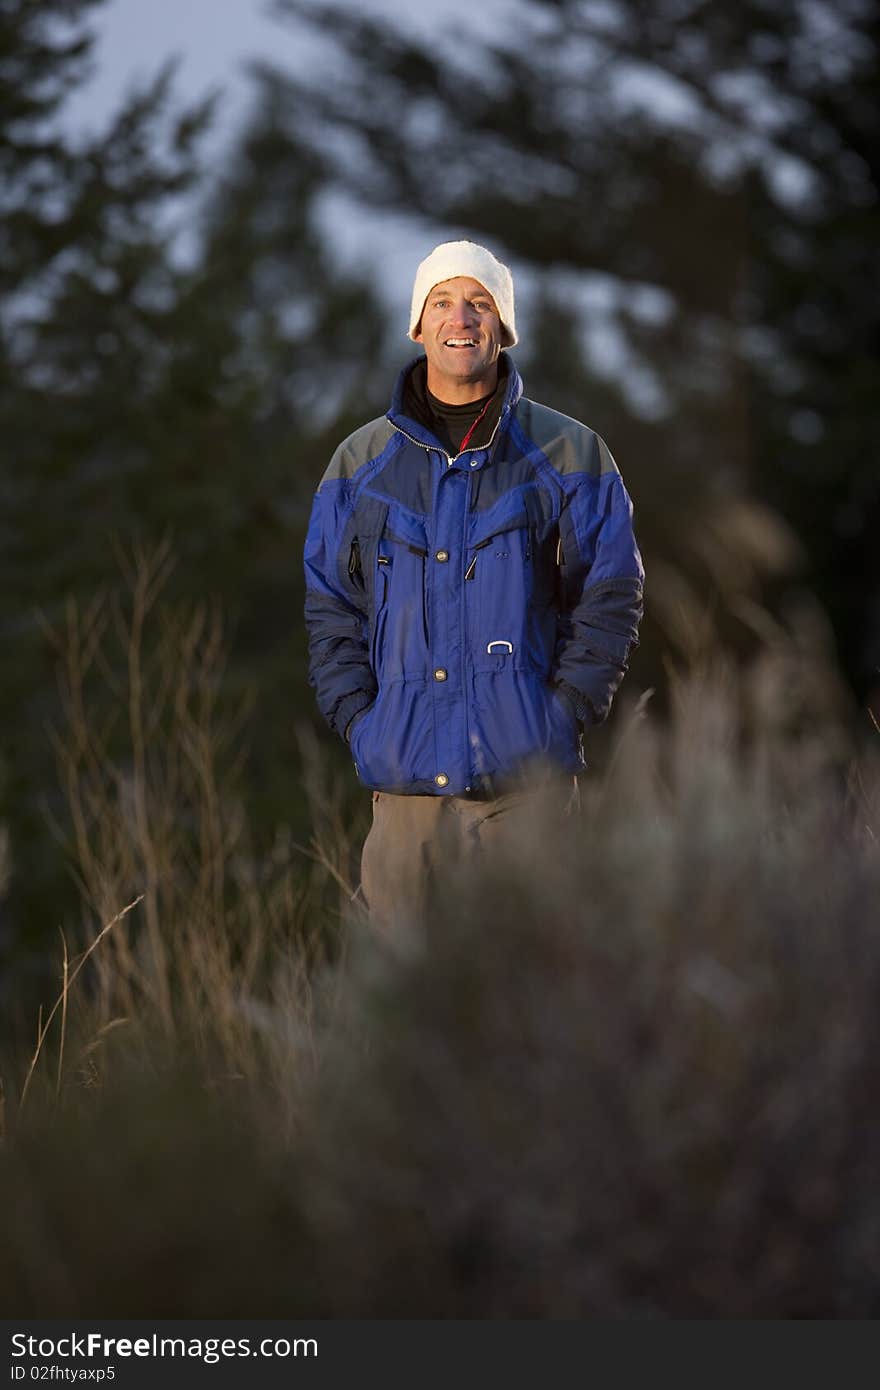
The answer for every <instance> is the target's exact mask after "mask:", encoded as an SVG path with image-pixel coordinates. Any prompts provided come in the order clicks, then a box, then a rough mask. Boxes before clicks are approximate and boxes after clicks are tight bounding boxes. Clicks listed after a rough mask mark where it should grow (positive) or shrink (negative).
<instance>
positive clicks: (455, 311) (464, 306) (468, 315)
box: [452, 299, 474, 328]
mask: <svg viewBox="0 0 880 1390" xmlns="http://www.w3.org/2000/svg"><path fill="white" fill-rule="evenodd" d="M452 321H453V323H460V324H461V325H462V327H464V328H471V327H473V323H474V316H473V310H472V309H471V306H470V305H469V304H468V302H467V300H466V299H462V300H459V302H458V303H457V304H453V306H452Z"/></svg>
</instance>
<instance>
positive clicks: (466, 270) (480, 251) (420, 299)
mask: <svg viewBox="0 0 880 1390" xmlns="http://www.w3.org/2000/svg"><path fill="white" fill-rule="evenodd" d="M457 275H470V276H472V277H473V279H474V280H479V282H480V284H481V285H482V286H483V289H485V290H488V291H489V293H490V294H491V296H492V298H493V299H494V300H495V304H496V306H497V308H498V317H499V318H500V320H501V328H502V342H503V344H504V346H505V347H513V345H514V343H516V342H518V339H517V336H516V319H515V317H514V312H513V277H512V276H511V274H510V271H509V270H508V268H507V266H506V265H503V264H502V263H501V261H499V260H497V259H496V258H495V256H493V255H492V252H491V251H488V250H487V249H486V247H485V246H479V245H478V244H477V242H475V241H443V242H441V243H440V245H439V246H435V247H434V250H433V251H432V252H431V254H430V256H426V257H425V259H424V260H423V261H422V263H421V265H420V266H419V268H418V270H417V271H416V282H415V284H414V285H413V294H412V309H411V311H410V322H409V336H410V337H411V338H415V334H416V331H417V330H418V326H419V323H420V322H421V318H422V310H423V309H424V307H425V300H426V299H427V298H428V295H429V294H430V293H431V290H432V289H433V288H434V286H435V285H439V284H440V282H441V281H442V280H454V279H455V277H456V276H457Z"/></svg>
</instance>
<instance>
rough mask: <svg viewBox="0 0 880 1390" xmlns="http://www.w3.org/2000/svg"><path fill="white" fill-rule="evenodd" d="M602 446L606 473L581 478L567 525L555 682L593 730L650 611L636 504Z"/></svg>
mask: <svg viewBox="0 0 880 1390" xmlns="http://www.w3.org/2000/svg"><path fill="white" fill-rule="evenodd" d="M598 443H599V447H600V452H601V455H602V459H603V468H602V472H601V474H600V476H599V477H598V478H593V477H588V476H586V475H582V476H581V478H580V479H579V481H578V482H577V484H576V486H575V487H574V488H573V490H572V491H571V492H570V493H569V495H568V497H567V499H566V502H565V505H564V506H563V508H562V514H561V516H560V522H559V534H560V542H561V547H560V549H561V562H562V563H561V571H560V572H561V593H562V602H561V611H560V615H559V624H558V637H557V643H556V665H555V669H554V672H553V677H552V679H553V681H554V683H555V684H556V685H557V686H558V687H559V689H560V690H561V691H562V693H563V694H564V695H565V696H566V697H567V698H568V699H569V700H570V701H571V702H572V704H573V706H574V709H575V713H576V714H577V717H578V719H579V720H580V722H581V723H583V724H585V725H589V724H597V723H601V721H602V720H604V719H605V718H606V717H607V715H608V712H609V710H610V709H611V702H612V700H613V698H614V694H615V692H616V690H617V688H618V686H619V685H620V683H621V681H622V680H623V677H624V674H625V672H626V669H627V661H628V657H629V653H630V651H631V649H632V648H633V647H634V646H637V645H638V629H639V623H640V622H641V619H642V612H643V600H642V591H643V582H644V568H643V565H642V558H641V555H640V554H639V548H638V545H637V544H636V539H635V534H634V532H633V508H632V502H631V501H630V498H629V495H628V493H627V491H626V488H625V487H624V484H623V479H622V478H621V476H620V473H619V472H618V470H617V467H616V465H615V463H614V460H613V459H612V457H611V454H610V453H609V451H608V449H607V447H606V445H605V444H604V441H602V440H598Z"/></svg>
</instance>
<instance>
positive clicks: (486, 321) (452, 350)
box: [415, 275, 501, 405]
mask: <svg viewBox="0 0 880 1390" xmlns="http://www.w3.org/2000/svg"><path fill="white" fill-rule="evenodd" d="M415 339H416V342H418V343H421V344H422V346H423V347H424V349H425V355H426V357H427V359H428V390H429V391H431V392H432V394H433V395H435V396H437V398H438V399H439V400H441V401H447V402H448V403H449V404H450V405H455V404H464V403H465V402H467V401H475V400H478V399H479V397H480V396H485V395H486V394H487V392H489V391H491V390H493V389H494V387H495V384H496V382H497V380H498V366H497V363H498V354H499V352H500V351H501V320H500V318H499V317H498V309H497V308H496V305H495V300H494V299H493V298H492V296H491V294H489V291H488V290H486V289H484V288H483V286H482V285H481V284H480V282H479V280H472V279H471V277H470V276H468V275H457V276H456V277H455V279H454V280H442V281H441V282H440V284H439V285H435V286H434V288H433V289H432V290H431V293H430V294H429V295H428V298H427V299H426V300H425V307H424V309H423V310H422V319H421V323H420V324H419V329H418V332H417V333H416V334H415Z"/></svg>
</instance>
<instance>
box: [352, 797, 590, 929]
mask: <svg viewBox="0 0 880 1390" xmlns="http://www.w3.org/2000/svg"><path fill="white" fill-rule="evenodd" d="M577 806H578V787H577V778H572V777H569V778H567V779H561V778H560V779H556V780H553V781H551V782H547V783H543V784H541V785H540V786H537V787H534V788H529V789H528V790H523V791H516V792H510V793H509V794H507V795H505V796H500V797H498V798H496V799H495V800H493V801H472V800H470V799H469V798H466V797H459V796H396V795H393V794H392V793H390V792H373V824H372V827H371V829H370V832H369V834H368V835H367V838H366V840H365V842H364V848H363V852H362V855H361V889H362V892H363V895H364V898H365V899H366V902H367V906H368V908H369V912H370V920H371V922H372V923H373V925H374V926H376V927H378V928H379V929H380V930H383V931H392V932H397V931H399V930H405V929H407V928H408V927H412V926H420V925H421V923H422V922H423V920H424V916H425V909H426V907H427V906H428V902H429V898H430V894H431V893H432V891H441V885H442V884H443V883H444V881H445V880H448V878H449V874H448V870H449V868H450V866H451V865H453V864H454V863H456V862H459V863H464V862H467V861H470V862H472V861H473V859H474V858H475V857H480V858H484V857H486V856H490V855H492V856H498V857H503V856H510V857H513V858H514V859H515V862H517V863H522V861H523V858H524V856H525V857H526V858H527V857H528V856H529V853H530V850H533V848H534V846H535V842H536V837H538V836H540V837H543V838H544V843H545V844H546V843H547V838H546V837H550V836H552V834H553V829H554V825H558V826H561V825H562V824H563V823H564V822H565V820H566V819H567V818H568V817H569V816H570V815H571V814H572V812H573V811H575V810H576V809H577Z"/></svg>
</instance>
